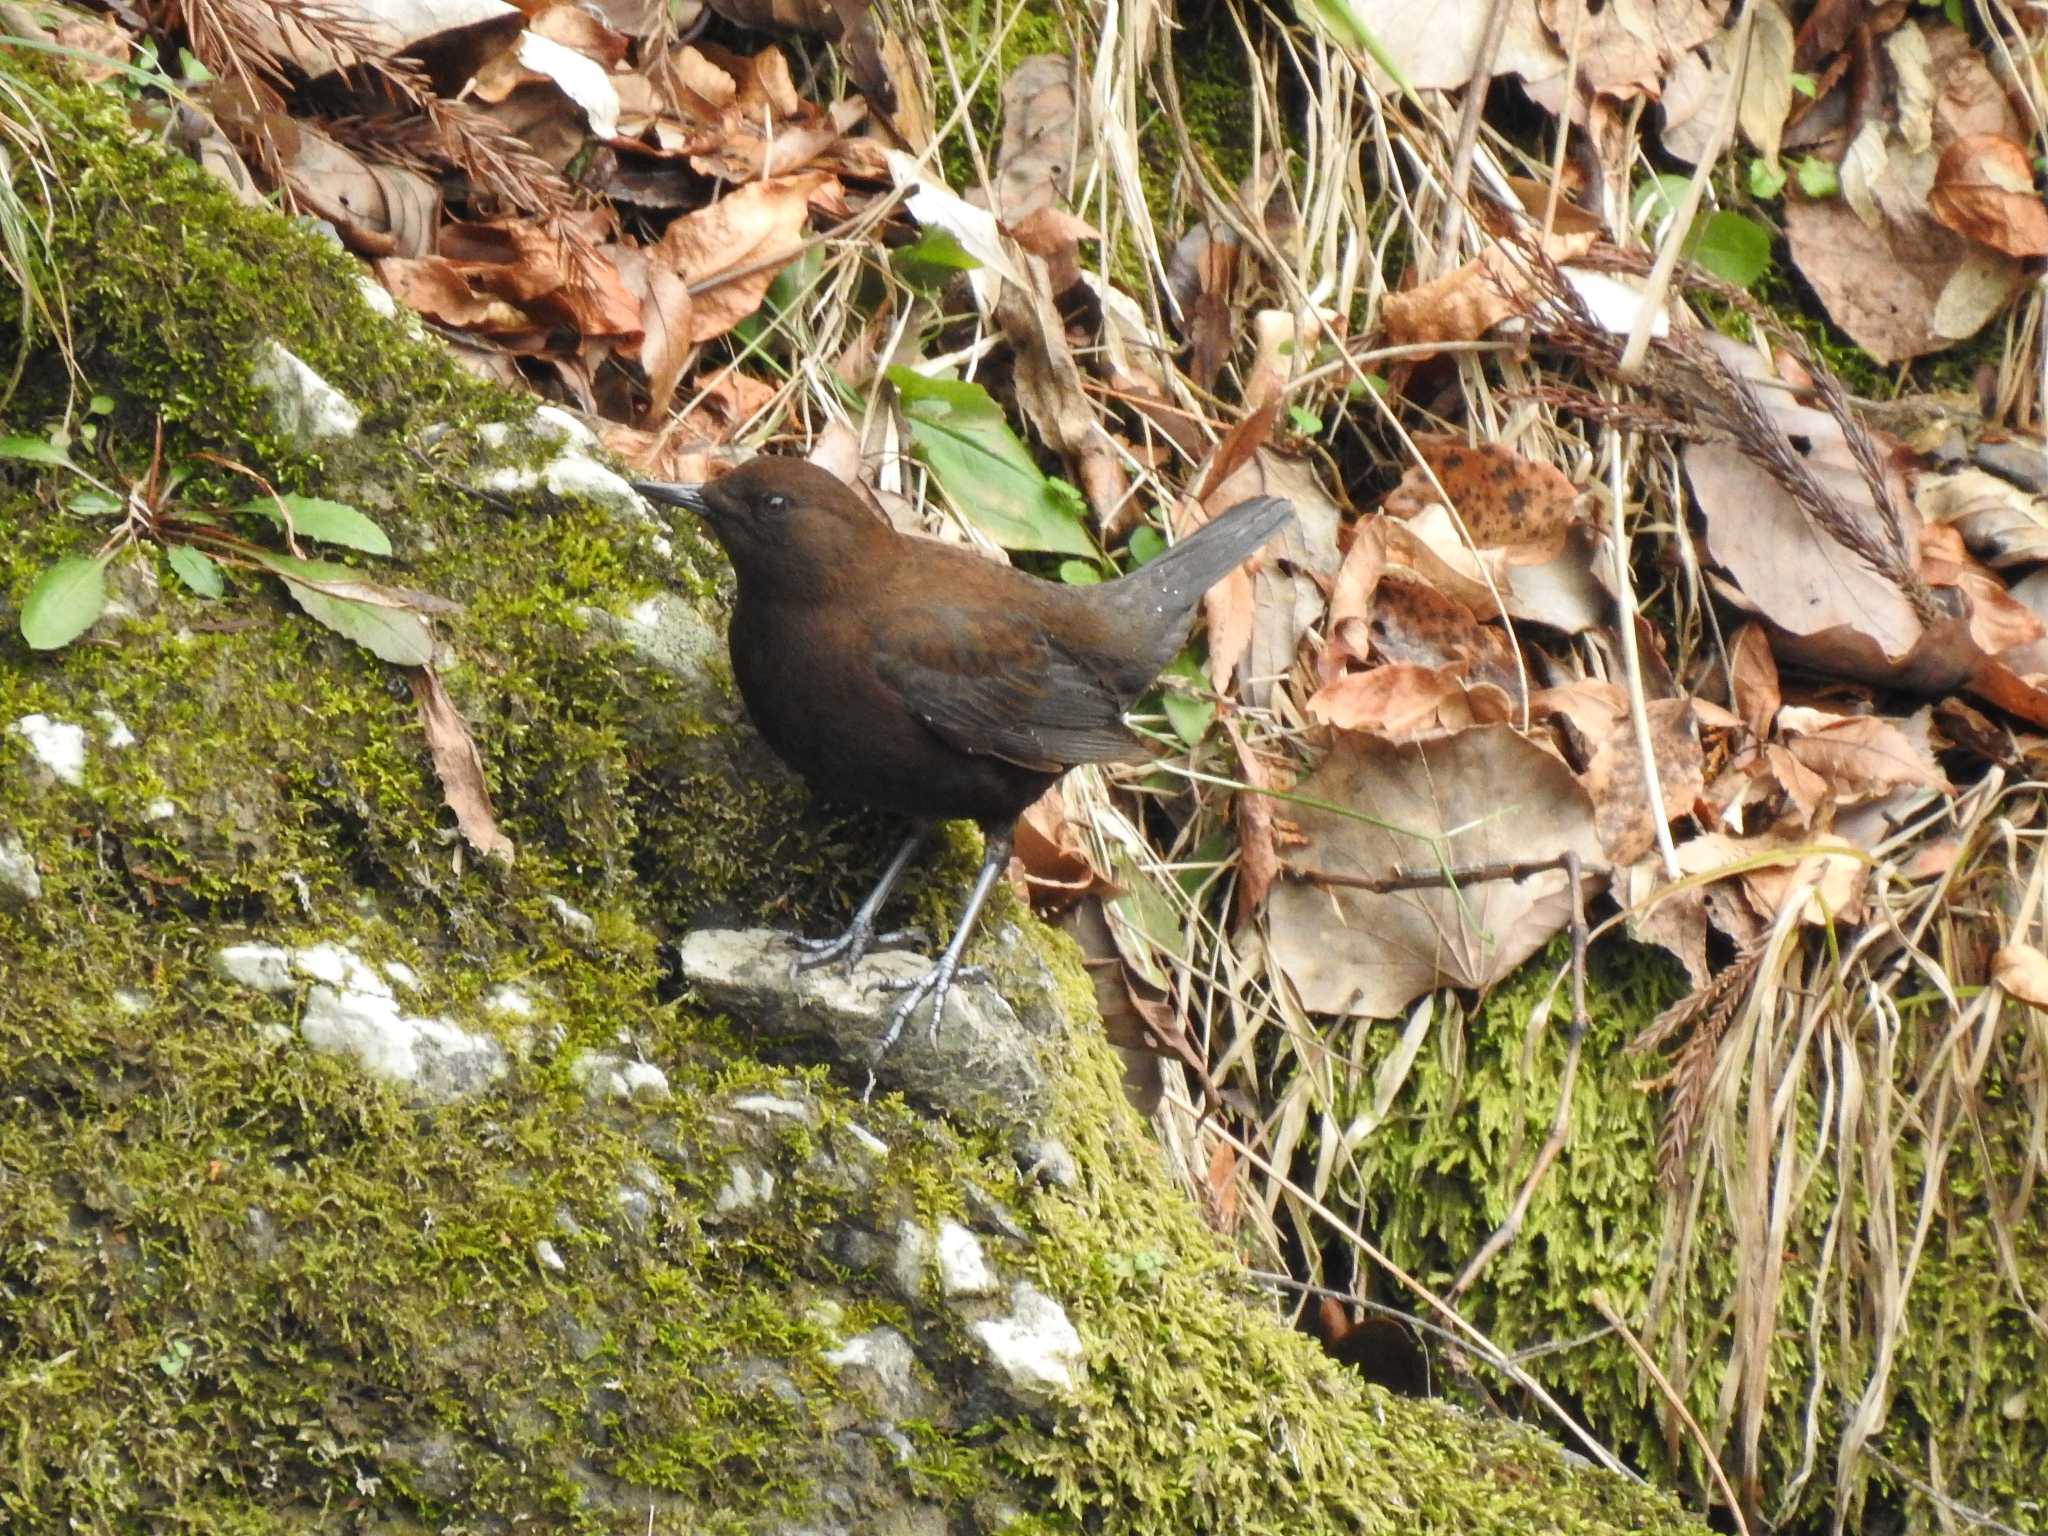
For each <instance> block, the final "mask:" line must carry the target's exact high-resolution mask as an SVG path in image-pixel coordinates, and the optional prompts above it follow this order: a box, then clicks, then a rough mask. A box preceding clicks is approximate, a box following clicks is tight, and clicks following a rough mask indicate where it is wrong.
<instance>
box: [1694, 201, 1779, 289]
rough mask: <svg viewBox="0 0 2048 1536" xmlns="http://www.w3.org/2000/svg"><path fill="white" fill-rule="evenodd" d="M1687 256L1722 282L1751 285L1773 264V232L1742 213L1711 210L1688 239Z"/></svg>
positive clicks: (1737, 285) (1741, 285)
mask: <svg viewBox="0 0 2048 1536" xmlns="http://www.w3.org/2000/svg"><path fill="white" fill-rule="evenodd" d="M1686 255H1688V256H1689V257H1691V258H1692V259H1693V260H1694V261H1696V262H1698V263H1699V264H1700V265H1701V266H1702V267H1704V268H1705V269H1706V270H1707V271H1709V272H1711V273H1713V274H1714V276H1716V277H1718V278H1720V279H1721V281H1722V282H1724V283H1733V284H1734V285H1735V286H1736V287H1738V288H1747V287H1749V286H1750V284H1752V283H1754V282H1755V281H1756V280H1757V279H1758V278H1760V277H1762V276H1763V275H1764V272H1765V270H1766V269H1767V268H1768V267H1769V266H1770V264H1771V232H1770V231H1769V230H1768V229H1765V228H1764V227H1763V225H1761V224H1759V223H1757V222H1756V220H1754V219H1748V218H1744V217H1743V216H1742V215H1741V214H1739V213H1728V212H1725V211H1723V212H1719V213H1710V214H1708V215H1707V216H1706V218H1705V219H1703V220H1701V221H1700V223H1699V224H1698V225H1697V226H1696V227H1695V229H1694V231H1693V235H1692V238H1691V239H1689V240H1687V241H1686Z"/></svg>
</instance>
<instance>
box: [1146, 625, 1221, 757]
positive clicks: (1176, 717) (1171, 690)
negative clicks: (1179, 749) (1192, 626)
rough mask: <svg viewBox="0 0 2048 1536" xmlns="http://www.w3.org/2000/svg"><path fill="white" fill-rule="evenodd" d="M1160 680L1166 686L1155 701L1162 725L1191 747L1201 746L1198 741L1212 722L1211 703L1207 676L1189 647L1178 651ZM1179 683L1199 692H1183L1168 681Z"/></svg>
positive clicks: (1214, 716) (1200, 740)
mask: <svg viewBox="0 0 2048 1536" xmlns="http://www.w3.org/2000/svg"><path fill="white" fill-rule="evenodd" d="M1159 676H1160V681H1161V682H1162V683H1164V684H1165V685H1166V686H1165V687H1164V688H1162V689H1161V690H1160V694H1159V702H1160V704H1161V705H1162V706H1163V707H1164V708H1165V710H1166V722H1167V724H1169V725H1171V726H1172V727H1173V733H1174V735H1176V736H1178V737H1179V738H1180V739H1181V740H1182V741H1184V742H1186V743H1187V744H1188V745H1189V746H1191V747H1198V746H1200V745H1201V744H1202V738H1203V737H1204V736H1206V735H1208V734H1209V727H1210V726H1211V725H1212V724H1213V723H1214V722H1215V719H1216V705H1215V702H1214V701H1213V700H1212V699H1210V698H1208V697H1207V695H1208V693H1209V691H1210V689H1209V674H1208V673H1207V672H1205V671H1204V670H1203V669H1202V663H1201V662H1200V661H1199V660H1198V659H1197V658H1196V656H1195V652H1194V650H1193V648H1192V647H1190V648H1189V649H1187V650H1184V651H1182V652H1181V653H1180V654H1179V655H1178V656H1176V657H1174V658H1173V660H1172V662H1171V663H1169V664H1168V666H1167V668H1166V670H1165V671H1164V672H1162V673H1160V675H1159ZM1175 678H1179V679H1180V680H1181V681H1183V682H1185V683H1188V684H1191V685H1192V686H1194V687H1196V688H1199V689H1201V690H1202V691H1201V692H1200V693H1186V692H1183V691H1182V690H1180V689H1178V688H1175V687H1174V686H1173V682H1172V680H1173V679H1175Z"/></svg>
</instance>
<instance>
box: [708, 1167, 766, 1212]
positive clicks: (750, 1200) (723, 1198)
mask: <svg viewBox="0 0 2048 1536" xmlns="http://www.w3.org/2000/svg"><path fill="white" fill-rule="evenodd" d="M774 1193H775V1175H774V1174H772V1173H770V1172H769V1171H768V1170H767V1169H765V1168H756V1167H755V1166H754V1165H753V1164H752V1163H733V1164H732V1165H731V1166H730V1167H728V1168H727V1169H726V1170H725V1182H724V1183H723V1184H721V1185H719V1186H718V1193H717V1195H715V1196H714V1197H713V1198H712V1202H711V1203H712V1205H713V1206H714V1207H715V1208H716V1209H717V1211H718V1213H719V1214H720V1215H721V1216H730V1215H732V1214H733V1213H735V1212H737V1211H744V1210H748V1209H750V1208H751V1207H753V1206H757V1205H760V1204H762V1203H763V1202H764V1201H766V1200H768V1199H769V1198H770V1197H772V1196H773V1195H774Z"/></svg>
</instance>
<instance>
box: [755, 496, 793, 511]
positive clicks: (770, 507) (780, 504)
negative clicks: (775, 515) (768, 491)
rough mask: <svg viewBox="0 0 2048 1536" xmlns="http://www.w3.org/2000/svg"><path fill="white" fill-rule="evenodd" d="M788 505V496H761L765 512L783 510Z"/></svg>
mask: <svg viewBox="0 0 2048 1536" xmlns="http://www.w3.org/2000/svg"><path fill="white" fill-rule="evenodd" d="M788 506H789V498H788V497H787V496H763V497H762V498H761V510H762V511H763V512H781V511H783V510H785V509H786V508H787V507H788Z"/></svg>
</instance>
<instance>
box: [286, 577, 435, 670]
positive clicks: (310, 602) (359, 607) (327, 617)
mask: <svg viewBox="0 0 2048 1536" xmlns="http://www.w3.org/2000/svg"><path fill="white" fill-rule="evenodd" d="M256 558H257V559H258V560H260V561H261V562H262V563H263V564H264V565H266V566H268V567H269V568H270V569H271V570H273V571H275V572H277V574H278V575H280V576H282V577H283V578H284V584H285V590H286V591H287V592H289V593H291V595H292V601H293V602H295V603H297V604H298V605H299V606H300V607H301V608H303V609H305V610H306V612H307V614H308V615H310V616H311V617H312V618H315V619H318V620H319V621H320V622H321V623H322V624H325V625H326V626H327V627H328V628H329V629H331V630H333V631H334V632H335V633H336V634H337V635H344V636H346V637H347V638H349V639H350V640H353V641H355V643H356V644H358V645H360V646H362V647H363V648H364V649H365V650H367V651H369V652H370V653H371V654H372V655H373V656H376V657H378V658H379V659H381V660H383V661H388V662H391V663H392V664H393V665H395V666H401V667H423V666H425V665H426V664H427V662H428V661H429V660H431V659H432V657H433V654H434V632H433V630H431V629H430V628H428V627H427V621H426V620H425V619H423V618H421V617H420V616H419V615H418V614H417V613H414V612H413V611H412V610H411V609H410V608H393V607H387V606H386V605H385V604H383V603H381V602H366V601H364V600H362V599H361V598H355V597H348V596H342V595H339V594H337V593H335V592H323V591H321V590H320V589H319V588H318V587H314V586H309V585H307V583H309V582H319V583H321V584H322V585H325V586H329V587H343V588H353V589H357V590H360V591H362V592H365V593H369V594H378V593H381V592H382V590H383V589H382V588H380V587H378V586H377V585H376V584H375V583H374V582H370V581H365V580H364V579H363V573H362V572H361V571H359V570H357V569H356V568H355V567H354V566H349V565H336V564H334V563H333V562H331V561H327V560H297V559H294V558H293V557H292V556H290V555H277V554H272V553H270V552H269V551H267V550H266V551H263V552H261V553H259V554H257V555H256Z"/></svg>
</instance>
